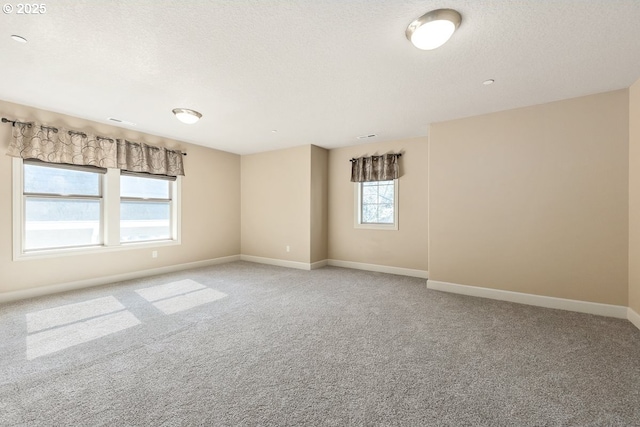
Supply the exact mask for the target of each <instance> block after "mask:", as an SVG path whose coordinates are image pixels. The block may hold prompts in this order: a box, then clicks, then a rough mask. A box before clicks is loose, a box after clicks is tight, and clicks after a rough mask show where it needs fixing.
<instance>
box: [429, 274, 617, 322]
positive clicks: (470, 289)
mask: <svg viewBox="0 0 640 427" xmlns="http://www.w3.org/2000/svg"><path fill="white" fill-rule="evenodd" d="M427 288H428V289H433V290H436V291H443V292H451V293H454V294H462V295H469V296H473V297H481V298H489V299H495V300H501V301H509V302H516V303H519V304H527V305H535V306H538V307H546V308H555V309H559V310H568V311H577V312H580V313H588V314H597V315H599V316H607V317H616V318H619V319H627V316H628V315H627V311H628V308H627V307H624V306H621V305H611V304H600V303H597V302H588V301H578V300H572V299H564V298H555V297H546V296H541V295H533V294H525V293H520V292H512V291H503V290H500V289H490V288H480V287H476V286H467V285H458V284H456V283H447V282H438V281H436V280H429V281H428V282H427Z"/></svg>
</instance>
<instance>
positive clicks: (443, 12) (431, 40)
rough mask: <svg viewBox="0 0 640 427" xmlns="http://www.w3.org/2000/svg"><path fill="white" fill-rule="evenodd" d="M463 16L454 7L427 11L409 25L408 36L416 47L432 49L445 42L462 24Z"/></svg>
mask: <svg viewBox="0 0 640 427" xmlns="http://www.w3.org/2000/svg"><path fill="white" fill-rule="evenodd" d="M460 22H462V17H461V16H460V14H459V13H458V12H456V11H455V10H453V9H438V10H432V11H431V12H428V13H425V14H424V15H422V16H421V17H420V18H418V19H416V20H415V21H413V22H412V23H411V24H409V26H408V27H407V31H406V35H407V38H408V39H409V41H410V42H411V43H413V45H414V46H415V47H417V48H418V49H422V50H432V49H435V48H438V47H440V46H442V45H443V44H445V43H446V42H447V40H449V38H451V36H452V35H453V32H454V31H455V30H456V29H457V28H458V27H459V26H460Z"/></svg>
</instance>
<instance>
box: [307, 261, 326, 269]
mask: <svg viewBox="0 0 640 427" xmlns="http://www.w3.org/2000/svg"><path fill="white" fill-rule="evenodd" d="M327 265H329V260H328V259H323V260H322V261H317V262H312V263H311V269H312V270H315V269H317V268H322V267H326V266H327Z"/></svg>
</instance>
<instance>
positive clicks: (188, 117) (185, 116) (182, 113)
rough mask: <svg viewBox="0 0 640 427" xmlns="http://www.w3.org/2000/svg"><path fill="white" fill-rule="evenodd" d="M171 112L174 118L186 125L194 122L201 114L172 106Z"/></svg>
mask: <svg viewBox="0 0 640 427" xmlns="http://www.w3.org/2000/svg"><path fill="white" fill-rule="evenodd" d="M173 114H175V115H176V118H177V119H178V120H180V121H181V122H182V123H186V124H188V125H191V124H194V123H195V122H197V121H198V120H200V117H202V114H200V113H198V112H197V111H195V110H190V109H188V108H174V109H173Z"/></svg>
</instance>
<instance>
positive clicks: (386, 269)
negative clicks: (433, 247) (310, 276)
mask: <svg viewBox="0 0 640 427" xmlns="http://www.w3.org/2000/svg"><path fill="white" fill-rule="evenodd" d="M327 261H328V262H327V264H328V265H331V266H333V267H344V268H353V269H356V270H366V271H375V272H378V273H388V274H397V275H400V276H409V277H419V278H421V279H428V278H429V272H428V271H426V270H414V269H411V268H401V267H391V266H388V265H379V264H366V263H363V262H353V261H341V260H337V259H330V260H327Z"/></svg>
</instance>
